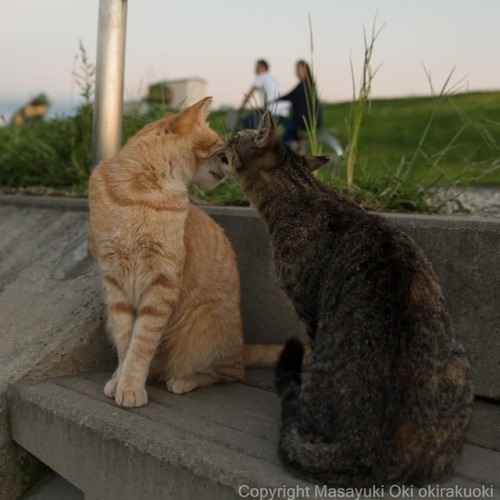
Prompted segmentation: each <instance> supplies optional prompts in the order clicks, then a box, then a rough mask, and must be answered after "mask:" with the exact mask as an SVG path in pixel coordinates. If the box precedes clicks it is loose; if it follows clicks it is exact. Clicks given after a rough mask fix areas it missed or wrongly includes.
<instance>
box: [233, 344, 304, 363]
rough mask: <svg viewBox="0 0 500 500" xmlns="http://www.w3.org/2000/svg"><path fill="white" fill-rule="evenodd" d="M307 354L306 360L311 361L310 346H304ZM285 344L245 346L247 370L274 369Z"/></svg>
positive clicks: (244, 353)
mask: <svg viewBox="0 0 500 500" xmlns="http://www.w3.org/2000/svg"><path fill="white" fill-rule="evenodd" d="M297 342H299V344H300V345H301V347H302V348H303V350H304V352H305V356H304V359H305V361H306V362H307V360H308V359H309V354H310V348H309V346H307V345H306V346H302V344H301V342H300V341H299V340H297ZM282 351H283V344H245V346H244V348H243V359H244V365H245V367H246V368H274V367H275V366H276V363H277V362H278V360H279V359H280V355H281V353H282Z"/></svg>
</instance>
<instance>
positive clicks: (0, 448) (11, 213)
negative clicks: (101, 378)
mask: <svg viewBox="0 0 500 500" xmlns="http://www.w3.org/2000/svg"><path fill="white" fill-rule="evenodd" d="M207 212H208V213H210V214H211V215H212V216H213V217H214V218H215V219H216V220H217V221H218V222H219V223H220V224H221V225H222V226H223V227H224V228H225V230H226V233H227V235H228V236H229V238H230V239H231V241H232V243H233V245H234V247H235V251H236V254H237V258H238V264H239V268H240V272H241V282H242V312H243V321H244V328H245V336H246V339H247V340H248V341H253V342H256V341H257V342H276V341H278V342H279V341H284V340H286V338H288V337H289V336H290V335H303V329H302V326H301V324H300V323H299V322H298V320H297V318H296V316H295V313H294V311H293V310H292V308H291V306H290V305H289V303H288V300H287V299H286V297H285V295H284V294H283V292H282V291H281V290H280V288H279V286H278V285H277V283H276V279H275V277H274V273H273V270H272V265H271V263H270V258H269V247H268V241H267V236H266V231H265V228H264V225H263V223H262V222H261V220H260V219H259V217H258V215H257V214H256V212H255V211H254V210H252V209H249V208H234V207H233V208H221V207H211V208H207ZM387 217H388V218H389V219H391V220H392V221H393V222H394V223H395V224H397V225H398V226H400V227H401V228H402V229H404V230H405V231H407V232H408V233H409V234H411V235H412V236H413V237H414V238H415V239H416V241H417V242H418V243H419V244H420V245H421V246H422V247H423V249H424V250H425V251H426V253H427V254H428V256H429V257H430V259H431V260H432V262H433V264H434V267H435V269H436V271H437V273H438V275H439V277H440V279H441V282H442V285H443V289H444V292H445V295H446V297H447V300H448V303H449V307H450V311H451V314H452V317H453V320H454V323H455V325H456V327H457V331H458V334H459V336H460V338H461V339H462V340H463V342H464V344H465V345H466V347H467V349H468V351H469V353H470V356H471V359H472V363H473V366H474V379H475V386H476V393H477V394H478V395H482V396H487V397H490V398H495V399H499V400H500V335H499V325H500V309H499V298H500V278H499V274H498V271H499V255H500V253H499V250H500V238H499V237H500V222H498V221H493V220H489V219H474V218H472V217H470V218H469V217H468V218H458V217H437V216H404V215H388V216H387ZM87 218H88V214H87V203H86V200H64V199H57V198H29V199H26V198H22V197H13V196H11V197H5V196H4V197H1V196H0V478H2V481H1V482H2V483H3V484H4V485H5V484H11V485H12V488H13V489H15V488H20V481H21V479H20V478H21V473H20V471H22V468H23V466H22V458H23V457H22V454H21V453H20V451H19V449H17V448H16V447H15V446H14V445H13V444H12V443H11V441H10V439H9V434H8V430H7V424H6V422H7V419H6V403H5V391H6V389H7V387H8V385H9V384H10V383H12V382H15V381H17V380H20V379H22V378H38V377H44V376H54V375H60V374H67V373H74V372H79V371H84V370H89V369H94V370H101V369H103V368H108V369H110V368H111V366H112V363H113V354H112V351H111V349H110V347H109V343H108V341H107V338H106V335H105V333H104V331H103V325H104V308H103V304H102V295H101V292H100V283H99V280H98V277H97V275H96V272H95V270H94V269H93V265H92V262H91V259H90V257H89V256H88V254H87V246H86V238H87ZM9 481H10V483H9ZM15 484H17V486H15ZM1 490H2V489H1V488H0V499H3V498H12V497H10V496H3V493H4V492H3V491H1Z"/></svg>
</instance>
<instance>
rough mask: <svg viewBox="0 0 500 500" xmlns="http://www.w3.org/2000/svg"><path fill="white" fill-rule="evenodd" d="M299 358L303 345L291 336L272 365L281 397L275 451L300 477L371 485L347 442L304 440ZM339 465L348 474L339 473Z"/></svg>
mask: <svg viewBox="0 0 500 500" xmlns="http://www.w3.org/2000/svg"><path fill="white" fill-rule="evenodd" d="M303 358H304V346H303V345H302V343H301V342H300V341H299V340H297V339H293V338H292V339H290V340H289V341H288V342H287V343H286V344H285V347H284V349H283V352H282V354H281V356H280V359H279V361H278V364H277V366H276V388H277V390H278V394H279V396H280V399H281V431H280V444H279V452H280V457H281V459H282V461H283V462H284V463H285V465H286V466H287V467H288V468H289V469H290V470H292V471H294V472H295V473H296V474H298V475H299V476H301V477H303V478H304V479H307V480H310V481H314V482H319V483H321V484H335V485H337V486H348V485H351V486H352V485H356V486H365V485H366V486H368V485H373V484H374V483H373V477H372V476H371V474H369V473H368V474H367V473H366V472H365V470H366V467H365V466H364V464H363V463H362V460H361V459H360V458H359V454H356V453H352V451H353V449H352V447H351V445H350V443H348V442H346V443H344V442H339V443H338V444H335V443H314V442H308V441H307V440H306V438H305V436H303V435H301V433H300V432H299V425H300V420H301V415H300V399H299V397H300V391H301V382H302V374H301V372H302V366H303V365H302V362H303ZM336 464H340V465H339V472H338V473H336V472H335V470H332V468H333V469H334V468H335V465H336ZM343 468H344V470H350V471H352V473H342V472H340V471H342V470H343ZM363 469H365V470H363Z"/></svg>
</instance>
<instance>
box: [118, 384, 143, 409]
mask: <svg viewBox="0 0 500 500" xmlns="http://www.w3.org/2000/svg"><path fill="white" fill-rule="evenodd" d="M115 402H116V404H118V405H120V406H125V407H127V408H136V407H138V406H144V405H145V404H147V403H148V393H147V391H146V389H145V388H132V387H120V385H118V386H117V388H116V394H115Z"/></svg>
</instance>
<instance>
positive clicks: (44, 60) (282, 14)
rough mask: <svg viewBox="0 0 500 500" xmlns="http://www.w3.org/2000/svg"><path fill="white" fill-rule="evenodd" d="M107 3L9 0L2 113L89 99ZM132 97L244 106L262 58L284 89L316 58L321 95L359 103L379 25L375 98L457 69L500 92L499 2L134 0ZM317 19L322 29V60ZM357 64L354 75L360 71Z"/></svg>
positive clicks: (418, 90) (4, 20) (417, 87)
mask: <svg viewBox="0 0 500 500" xmlns="http://www.w3.org/2000/svg"><path fill="white" fill-rule="evenodd" d="M98 7H99V2H98V0H16V1H12V0H0V75H1V78H0V115H4V116H7V115H8V114H9V112H12V111H13V108H17V107H19V106H20V105H22V104H23V103H25V102H26V101H28V100H29V99H30V98H32V97H34V96H36V95H37V94H38V93H40V92H45V93H46V94H47V95H48V96H49V98H50V99H51V101H52V102H53V106H52V108H53V110H56V111H57V110H63V109H67V108H68V106H75V105H77V104H78V103H79V102H81V98H80V96H79V88H78V86H77V84H76V83H75V79H74V76H73V75H72V73H73V72H74V71H75V70H78V66H77V61H76V56H77V54H78V53H79V49H78V47H79V41H80V40H81V42H82V43H83V46H84V47H85V49H86V51H87V54H88V57H89V58H90V60H91V61H94V62H95V59H96V43H97V20H98ZM127 17H128V19H127V47H126V62H125V99H126V100H137V99H140V98H141V97H143V96H144V95H145V93H146V91H147V86H148V85H149V84H151V83H154V82H157V81H160V80H169V79H182V78H189V77H198V78H203V79H205V80H206V81H207V94H208V95H212V96H213V97H214V107H216V108H217V107H220V106H225V105H230V106H238V105H239V104H240V103H241V101H242V99H243V95H244V93H245V92H247V91H248V89H249V88H250V86H251V83H252V80H253V76H254V73H253V70H254V64H255V61H256V60H257V59H259V58H264V59H267V60H268V61H269V63H270V65H271V72H272V73H274V74H275V76H276V77H277V78H278V79H279V80H280V81H281V84H282V87H283V90H284V91H288V90H290V89H291V88H293V86H294V85H295V84H296V77H295V73H294V67H295V62H296V61H297V60H298V59H306V60H309V61H310V60H311V59H312V61H313V67H314V73H315V76H316V80H317V83H318V89H319V93H320V98H321V99H322V100H323V101H327V102H338V101H346V100H350V99H351V98H352V95H353V81H352V75H354V79H355V86H356V88H357V87H359V80H360V77H361V69H362V63H363V52H364V30H365V32H366V34H367V36H368V37H370V33H371V31H372V27H373V25H374V23H375V24H376V27H377V28H380V29H381V31H380V33H379V36H378V38H377V40H376V42H375V46H374V52H373V59H372V63H373V64H372V65H373V67H374V68H378V69H377V73H376V75H375V78H374V81H373V85H372V97H374V98H379V97H402V96H414V95H429V94H430V93H431V84H430V82H429V77H428V74H427V73H429V74H430V75H431V76H430V81H431V82H432V86H433V88H434V89H435V91H436V92H437V91H438V90H439V89H440V88H441V86H442V85H443V84H444V82H445V81H446V79H447V77H448V76H449V74H450V72H451V71H452V70H453V76H452V79H451V82H452V84H453V85H455V86H456V88H457V90H459V91H468V90H469V91H476V90H481V91H485V90H499V89H500V30H499V29H498V22H499V19H500V1H499V0H420V1H419V2H410V1H409V0H349V1H345V0H344V1H342V2H340V1H337V0H251V1H242V0H142V1H139V0H128V16H127ZM309 18H310V19H311V25H312V37H313V51H312V53H311V44H310V33H311V31H310V28H309ZM351 67H352V72H351Z"/></svg>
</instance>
